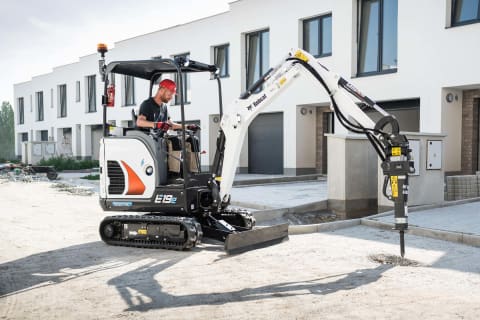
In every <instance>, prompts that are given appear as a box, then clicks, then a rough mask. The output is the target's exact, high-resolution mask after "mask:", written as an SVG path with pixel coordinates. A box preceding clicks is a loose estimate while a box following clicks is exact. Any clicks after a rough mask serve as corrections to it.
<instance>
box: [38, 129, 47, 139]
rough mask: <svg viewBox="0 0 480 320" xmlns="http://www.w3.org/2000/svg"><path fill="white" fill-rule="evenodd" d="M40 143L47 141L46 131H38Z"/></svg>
mask: <svg viewBox="0 0 480 320" xmlns="http://www.w3.org/2000/svg"><path fill="white" fill-rule="evenodd" d="M40 141H48V130H42V131H40Z"/></svg>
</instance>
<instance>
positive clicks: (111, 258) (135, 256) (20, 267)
mask: <svg viewBox="0 0 480 320" xmlns="http://www.w3.org/2000/svg"><path fill="white" fill-rule="evenodd" d="M212 250H214V249H212ZM218 250H221V248H219V249H218ZM197 251H198V250H191V251H168V250H151V249H139V248H125V247H112V246H107V245H106V244H105V243H103V242H101V241H96V242H90V243H85V244H81V245H74V246H70V247H67V248H62V249H58V250H52V251H46V252H41V253H38V254H33V255H30V256H27V257H25V258H21V259H18V260H14V261H10V262H5V263H2V264H0V298H1V297H5V296H8V295H12V294H16V293H20V292H25V291H28V290H32V289H36V288H40V287H45V286H51V285H55V284H59V283H63V282H66V281H70V280H73V279H78V278H81V277H85V276H87V275H90V274H93V273H96V272H100V271H105V270H111V269H116V268H119V267H123V266H126V265H129V264H131V263H135V262H138V261H139V260H141V259H145V258H153V259H155V258H157V259H161V260H162V261H165V260H167V261H168V263H167V264H166V265H164V267H165V268H166V267H168V266H171V265H173V264H175V263H177V262H178V261H180V260H182V259H185V258H186V257H188V256H190V255H192V254H194V253H195V252H197Z"/></svg>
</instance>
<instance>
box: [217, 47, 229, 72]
mask: <svg viewBox="0 0 480 320" xmlns="http://www.w3.org/2000/svg"><path fill="white" fill-rule="evenodd" d="M214 53H215V59H214V60H215V65H216V66H217V67H218V68H219V69H220V77H226V76H228V45H226V46H220V47H215V50H214Z"/></svg>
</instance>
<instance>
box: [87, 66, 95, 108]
mask: <svg viewBox="0 0 480 320" xmlns="http://www.w3.org/2000/svg"><path fill="white" fill-rule="evenodd" d="M96 91H97V90H96V84H95V75H92V76H87V103H88V104H87V106H88V109H87V110H88V112H96V111H97V99H96V96H97V93H96Z"/></svg>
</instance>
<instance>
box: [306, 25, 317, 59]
mask: <svg viewBox="0 0 480 320" xmlns="http://www.w3.org/2000/svg"><path fill="white" fill-rule="evenodd" d="M318 24H319V19H315V20H309V21H305V23H304V30H303V32H304V33H305V34H304V39H305V43H304V49H305V50H306V51H308V52H309V53H310V54H312V55H313V56H315V57H317V56H319V55H320V51H319V38H320V35H319V34H318V30H319V27H318Z"/></svg>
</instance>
